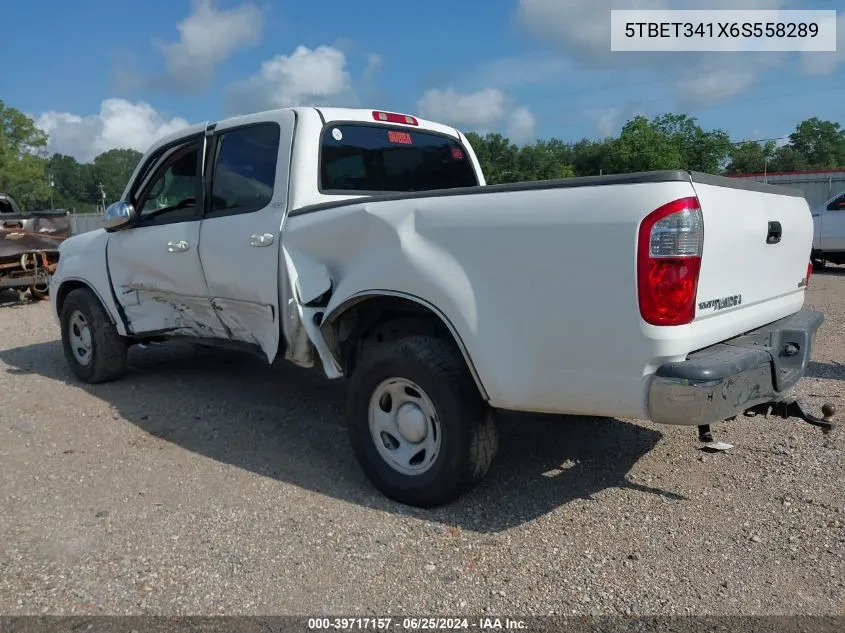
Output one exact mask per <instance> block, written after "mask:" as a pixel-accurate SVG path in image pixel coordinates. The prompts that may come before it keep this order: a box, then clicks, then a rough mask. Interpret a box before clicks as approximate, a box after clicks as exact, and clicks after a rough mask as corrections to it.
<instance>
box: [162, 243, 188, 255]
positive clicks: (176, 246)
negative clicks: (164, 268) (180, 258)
mask: <svg viewBox="0 0 845 633" xmlns="http://www.w3.org/2000/svg"><path fill="white" fill-rule="evenodd" d="M189 248H191V245H190V244H188V243H187V242H186V241H185V240H178V241H175V242H168V243H167V250H168V251H170V252H171V253H182V252H184V251H186V250H188V249H189Z"/></svg>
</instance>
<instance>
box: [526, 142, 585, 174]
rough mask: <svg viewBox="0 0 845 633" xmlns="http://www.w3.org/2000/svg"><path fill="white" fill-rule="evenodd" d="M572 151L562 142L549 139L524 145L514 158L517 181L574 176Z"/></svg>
mask: <svg viewBox="0 0 845 633" xmlns="http://www.w3.org/2000/svg"><path fill="white" fill-rule="evenodd" d="M571 161H572V149H571V147H570V146H568V145H567V144H566V143H564V142H563V141H560V140H558V139H551V140H549V141H538V142H537V143H536V144H534V145H524V146H522V148H520V150H519V153H518V154H517V156H516V176H517V179H518V180H523V181H530V180H556V179H558V178H569V177H570V176H574V175H575V172H574V170H573V169H572V164H571Z"/></svg>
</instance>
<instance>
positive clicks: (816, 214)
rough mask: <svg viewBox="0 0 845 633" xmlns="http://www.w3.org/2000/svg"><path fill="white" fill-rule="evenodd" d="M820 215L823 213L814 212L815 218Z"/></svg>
mask: <svg viewBox="0 0 845 633" xmlns="http://www.w3.org/2000/svg"><path fill="white" fill-rule="evenodd" d="M820 215H821V213H814V214H813V217H814V218H817V217H819V216H820Z"/></svg>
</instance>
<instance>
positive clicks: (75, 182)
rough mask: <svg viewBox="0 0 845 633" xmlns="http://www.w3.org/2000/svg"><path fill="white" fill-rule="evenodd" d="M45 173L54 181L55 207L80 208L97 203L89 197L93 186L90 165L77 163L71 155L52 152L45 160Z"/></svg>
mask: <svg viewBox="0 0 845 633" xmlns="http://www.w3.org/2000/svg"><path fill="white" fill-rule="evenodd" d="M47 173H48V175H49V176H50V178H52V181H53V183H54V187H53V192H54V201H55V206H56V207H58V208H62V209H76V210H82V209H83V208H85V207H88V206H90V205H91V204H96V203H97V200H96V199H92V198H91V192H92V191H94V190H95V188H94V187H93V186H92V179H93V174H92V170H91V166H90V165H88V164H80V163H78V162H77V160H76V159H75V158H74V157H73V156H66V155H64V154H53V155H52V156H51V157H50V159H49V160H48V161H47Z"/></svg>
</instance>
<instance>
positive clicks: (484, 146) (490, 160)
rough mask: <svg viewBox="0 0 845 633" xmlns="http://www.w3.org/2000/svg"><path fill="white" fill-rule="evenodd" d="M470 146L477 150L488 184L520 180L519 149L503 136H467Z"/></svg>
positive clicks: (472, 133)
mask: <svg viewBox="0 0 845 633" xmlns="http://www.w3.org/2000/svg"><path fill="white" fill-rule="evenodd" d="M467 139H468V140H469V143H470V145H472V148H473V149H474V150H475V155H476V156H477V157H478V162H479V163H481V170H482V171H483V172H484V176H485V179H486V180H487V184H490V185H497V184H502V183H508V182H516V181H518V180H519V171H518V168H517V164H516V157H517V153H518V150H517V147H516V145H514V144H513V143H511V142H510V141H509V140H508V139H507V138H505V137H504V136H502V135H501V134H488V135H486V136H483V137H482V136H479V135H478V134H475V133H474V132H470V133H469V134H467Z"/></svg>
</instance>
